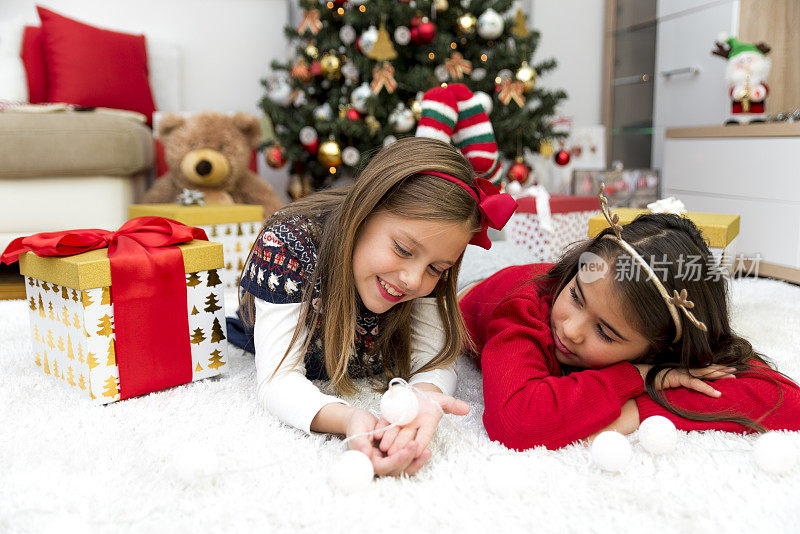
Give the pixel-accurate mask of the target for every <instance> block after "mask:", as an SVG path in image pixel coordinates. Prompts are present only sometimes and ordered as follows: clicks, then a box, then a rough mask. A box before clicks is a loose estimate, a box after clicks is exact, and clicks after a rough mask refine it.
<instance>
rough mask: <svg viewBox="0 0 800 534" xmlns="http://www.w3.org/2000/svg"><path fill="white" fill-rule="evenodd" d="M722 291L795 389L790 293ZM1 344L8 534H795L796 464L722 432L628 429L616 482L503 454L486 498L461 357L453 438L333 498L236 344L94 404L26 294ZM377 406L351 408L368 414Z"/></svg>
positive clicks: (770, 284) (798, 343) (323, 460)
mask: <svg viewBox="0 0 800 534" xmlns="http://www.w3.org/2000/svg"><path fill="white" fill-rule="evenodd" d="M479 263H480V262H478V261H477V260H476V261H475V262H473V265H478V264H479ZM465 268H466V266H465ZM465 274H466V273H465ZM473 274H474V273H473ZM732 296H733V304H734V312H733V314H734V317H733V318H734V324H735V326H736V328H737V329H738V331H739V332H741V333H742V334H743V335H745V336H746V337H748V338H749V339H750V340H751V341H752V342H753V344H754V345H755V347H756V348H757V349H758V350H759V351H761V352H763V353H765V354H766V355H768V356H769V357H771V358H772V359H773V360H774V361H775V362H776V363H777V364H778V367H779V369H781V370H782V371H784V372H786V373H787V374H788V375H789V376H792V377H794V378H795V379H797V378H800V358H799V357H798V347H800V287H795V286H792V285H789V284H785V283H781V282H776V281H771V280H740V281H736V282H734V284H733V291H732ZM0 340H2V341H0V422H2V427H0V432H2V434H0V466H1V467H2V472H0V532H3V533H18V532H19V533H27V532H31V533H34V532H35V533H39V532H53V533H55V532H65V533H73V532H74V533H77V532H81V533H85V532H86V533H104V532H156V533H160V532H187V533H196V532H287V531H313V532H370V533H376V532H416V531H422V532H434V531H435V532H486V531H494V532H533V531H536V532H613V533H617V532H642V531H654V532H709V533H714V534H717V533H720V532H726V533H727V532H754V531H755V532H800V468H795V469H794V470H793V471H792V472H791V473H789V474H786V475H781V476H774V475H768V474H766V473H764V472H761V471H760V470H759V469H758V468H757V467H756V466H755V465H754V463H753V461H752V457H751V452H750V451H751V448H752V443H753V441H754V438H753V437H752V436H750V437H748V436H742V435H736V434H729V433H723V432H705V433H699V432H695V433H681V434H680V438H679V439H680V441H679V445H678V448H677V450H676V451H675V452H674V454H672V455H670V456H667V457H659V458H655V457H651V456H649V455H648V454H647V453H645V452H644V451H643V450H642V449H641V448H640V447H639V446H638V444H637V436H636V435H635V434H634V435H632V436H630V437H629V439H630V441H631V443H632V444H633V448H634V456H633V460H632V461H631V463H630V464H629V465H628V466H627V467H626V468H625V469H624V471H623V472H621V473H619V474H608V473H605V472H602V471H600V470H599V469H597V468H596V467H595V466H593V465H591V464H590V462H589V454H588V450H587V449H586V448H585V447H583V446H580V445H572V446H569V447H567V448H564V449H561V450H559V451H555V452H554V451H547V450H545V449H543V448H539V449H535V450H530V451H527V452H525V453H508V454H509V455H511V456H513V458H512V461H513V462H515V463H516V465H517V469H516V473H517V475H518V476H519V477H520V480H521V481H522V484H521V485H522V487H523V488H524V489H523V490H521V491H518V492H512V493H509V492H498V491H497V490H496V489H495V490H493V489H492V488H491V487H490V484H488V483H487V480H488V479H489V478H491V475H489V474H488V473H489V464H488V462H487V456H488V455H490V454H495V453H503V452H505V451H506V450H505V449H504V448H503V447H502V446H500V445H499V444H497V443H493V442H490V441H489V439H488V438H487V436H486V433H485V431H484V430H483V427H482V425H481V413H482V396H481V376H480V373H479V372H478V371H477V370H476V369H475V367H474V366H473V365H472V364H471V362H469V361H467V360H466V359H462V361H460V362H459V380H460V383H459V386H458V393H457V395H458V396H459V397H460V398H462V399H464V400H466V401H467V402H468V403H469V404H470V406H471V407H472V412H471V413H470V414H469V415H468V416H466V417H462V418H455V417H451V416H448V418H449V419H450V421H452V423H453V424H454V425H456V426H457V427H458V429H460V431H455V430H453V425H450V424H447V423H444V422H443V423H442V424H441V426H440V429H439V431H438V433H437V436H436V438H435V439H434V442H433V443H432V448H433V451H434V455H433V458H432V459H431V461H430V462H429V463H428V465H427V466H426V467H425V468H423V470H422V471H421V472H420V473H419V474H418V475H417V476H415V477H413V478H405V479H395V478H384V479H380V480H376V481H375V482H374V483H373V484H372V486H371V487H370V488H369V489H368V490H367V491H365V492H363V493H359V494H355V495H352V496H345V495H342V494H339V493H337V492H336V491H335V490H334V489H333V488H332V487H331V486H330V484H329V483H328V481H327V475H328V471H329V466H330V465H331V462H332V460H333V459H334V458H335V457H336V455H337V454H338V453H339V452H340V451H341V450H342V447H341V442H340V440H339V439H338V438H333V437H326V436H319V435H318V436H313V437H307V436H306V435H305V434H303V433H302V432H299V431H296V430H293V429H290V428H288V427H286V426H283V425H281V424H280V423H279V422H278V421H277V420H276V419H275V418H273V417H272V416H271V415H270V414H268V413H266V412H265V411H263V410H262V409H260V408H259V407H258V406H256V403H255V400H254V399H255V388H254V378H255V369H254V365H253V359H252V356H250V355H248V354H245V353H243V352H241V351H239V350H237V349H233V348H231V350H230V353H229V359H230V365H229V366H228V369H227V373H226V374H224V375H223V376H222V377H221V378H220V379H211V380H206V381H202V382H198V383H193V384H189V385H185V386H181V387H177V388H173V389H171V390H168V391H164V392H160V393H155V394H151V395H147V396H144V397H140V398H136V399H131V400H127V401H123V402H118V403H115V404H111V405H108V406H104V407H98V406H94V405H92V404H90V403H89V401H83V400H78V399H75V398H73V397H72V396H71V394H70V392H69V391H68V390H67V389H66V388H64V387H62V386H61V385H60V384H58V383H56V382H55V381H54V380H51V379H50V377H46V376H44V375H42V374H41V371H40V369H39V368H37V366H36V365H35V364H34V362H33V357H32V355H31V345H30V342H29V332H28V309H27V308H26V303H25V302H24V301H10V302H0ZM378 399H379V398H378V396H377V394H371V393H367V394H363V395H361V396H359V397H358V398H356V399H354V402H355V403H356V404H358V405H361V406H368V407H370V408H372V409H374V410H377V407H378ZM790 436H791V438H792V439H793V440H794V442H795V443H796V444H797V445H798V447H800V433H790ZM467 440H468V441H469V443H468V442H467ZM470 443H471V444H472V445H470ZM197 449H200V450H201V451H202V450H204V451H206V452H208V451H211V452H212V453H213V454H214V455H215V456H216V458H217V467H216V469H215V470H214V472H213V473H212V474H210V475H209V476H205V477H200V478H195V479H194V480H193V481H191V482H188V483H187V482H185V481H184V480H183V479H182V478H181V477H179V476H177V470H176V460H175V458H176V455H181V454H182V453H184V452H185V451H189V452H186V454H191V451H193V450H197ZM478 451H480V453H479V452H478Z"/></svg>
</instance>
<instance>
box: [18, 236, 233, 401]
mask: <svg viewBox="0 0 800 534" xmlns="http://www.w3.org/2000/svg"><path fill="white" fill-rule="evenodd" d="M176 246H177V247H178V248H179V249H180V250H181V253H182V254H183V262H184V268H185V271H186V311H187V318H188V321H189V334H190V336H189V338H187V340H186V343H187V344H188V345H189V347H190V349H191V356H192V361H191V366H192V381H195V380H200V379H203V378H208V377H211V376H215V375H218V374H220V372H221V368H222V367H224V366H225V365H226V363H227V341H226V334H227V333H226V324H225V306H224V293H223V285H222V280H221V279H220V276H219V274H218V270H220V269H221V268H222V245H221V244H219V243H213V242H209V241H202V240H195V241H191V242H189V243H184V244H180V245H176ZM107 254H108V249H106V248H103V249H99V250H91V251H89V252H84V253H82V254H76V255H74V256H61V257H47V258H42V257H39V256H37V255H35V254H34V253H32V252H26V253H25V254H22V255H21V256H20V257H19V263H20V272H21V273H22V274H23V275H25V289H26V298H27V299H28V308H29V315H30V323H31V334H32V343H33V353H34V362H35V363H36V365H37V366H38V367H39V368H41V369H42V372H43V373H44V374H46V375H50V376H51V377H52V378H55V379H58V381H59V382H61V383H62V384H64V385H66V386H67V387H70V388H71V389H73V390H74V391H76V392H77V393H78V394H79V395H81V396H86V397H90V398H91V399H92V400H94V402H95V403H98V404H107V403H110V402H114V401H117V400H119V399H120V391H119V387H120V385H119V367H118V366H117V347H116V340H115V337H116V336H115V333H114V297H113V287H112V284H111V262H110V261H109V259H108V257H107ZM154 313H157V311H156V310H154Z"/></svg>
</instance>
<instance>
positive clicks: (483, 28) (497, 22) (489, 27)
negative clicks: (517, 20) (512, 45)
mask: <svg viewBox="0 0 800 534" xmlns="http://www.w3.org/2000/svg"><path fill="white" fill-rule="evenodd" d="M504 26H505V24H504V23H503V17H501V16H500V14H499V13H498V12H497V11H495V10H494V9H492V8H489V9H487V10H486V11H484V12H483V14H482V15H481V16H480V17H478V35H480V36H481V37H483V38H484V39H497V38H498V37H500V36H501V35H503V27H504Z"/></svg>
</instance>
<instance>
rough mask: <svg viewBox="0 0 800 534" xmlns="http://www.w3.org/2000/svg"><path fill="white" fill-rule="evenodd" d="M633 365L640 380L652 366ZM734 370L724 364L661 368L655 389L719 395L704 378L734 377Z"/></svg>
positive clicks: (711, 395)
mask: <svg viewBox="0 0 800 534" xmlns="http://www.w3.org/2000/svg"><path fill="white" fill-rule="evenodd" d="M634 367H636V369H637V370H638V371H639V374H640V375H642V380H644V379H645V377H646V376H647V372H648V371H649V370H650V369H651V368H652V367H653V366H652V365H650V364H646V363H637V364H634ZM735 371H736V368H735V367H727V366H725V365H716V364H713V365H709V366H708V367H703V368H702V369H662V370H661V371H659V372H658V374H657V375H656V379H655V386H656V389H658V390H661V389H667V388H687V389H693V390H695V391H698V392H700V393H703V394H705V395H708V396H709V397H719V396H720V395H722V392H720V391H718V390H716V389H714V388H713V387H712V386H711V384H709V383H707V382H705V380H718V379H722V378H736V376H734V375H733V374H731V373H733V372H735Z"/></svg>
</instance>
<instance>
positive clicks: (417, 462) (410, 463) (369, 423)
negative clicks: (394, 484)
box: [346, 408, 430, 476]
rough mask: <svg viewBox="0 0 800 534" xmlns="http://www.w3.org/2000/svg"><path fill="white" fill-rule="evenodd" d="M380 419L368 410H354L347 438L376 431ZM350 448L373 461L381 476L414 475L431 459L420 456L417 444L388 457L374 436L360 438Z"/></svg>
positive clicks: (377, 472) (407, 446)
mask: <svg viewBox="0 0 800 534" xmlns="http://www.w3.org/2000/svg"><path fill="white" fill-rule="evenodd" d="M377 423H378V418H377V417H375V416H374V415H372V414H371V413H370V412H368V411H366V410H361V409H359V408H354V409H353V411H352V413H351V414H350V419H349V421H348V423H347V431H346V434H347V437H350V436H355V435H358V434H364V433H367V432H371V431H373V430H375V426H376V424H377ZM347 444H348V446H349V448H351V449H353V450H357V451H361V452H363V453H364V454H366V455H367V457H368V458H369V459H370V460H371V461H372V468H373V470H374V471H375V474H376V475H379V476H385V475H390V476H399V475H402V474H407V475H413V474H415V473H416V472H417V471H419V470H420V468H422V466H423V465H425V462H427V461H428V458H430V451H427V454H423V455H418V454H416V452H417V444H416V443H413V442H412V443H408V444H407V445H406V447H404V448H402V449H401V450H398V451H397V453H396V454H394V455H386V454H384V452H383V451H381V450H380V449H379V448H378V442H377V441H376V440H375V439H374V435H373V436H358V437H356V438H353V439H351V440H350V441H349V442H348V443H347Z"/></svg>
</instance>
